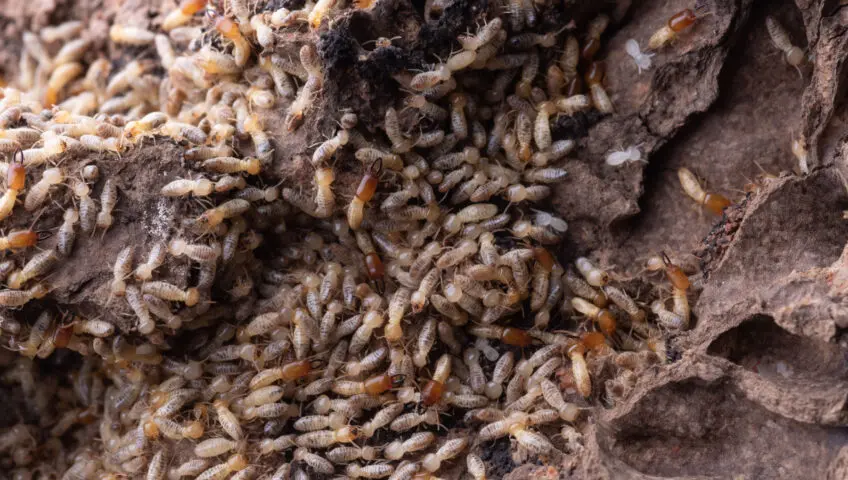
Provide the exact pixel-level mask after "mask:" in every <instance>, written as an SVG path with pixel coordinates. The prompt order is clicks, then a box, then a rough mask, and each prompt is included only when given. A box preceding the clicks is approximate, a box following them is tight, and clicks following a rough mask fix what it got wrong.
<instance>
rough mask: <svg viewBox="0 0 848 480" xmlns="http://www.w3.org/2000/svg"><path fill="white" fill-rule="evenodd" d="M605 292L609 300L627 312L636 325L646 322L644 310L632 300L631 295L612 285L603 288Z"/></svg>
mask: <svg viewBox="0 0 848 480" xmlns="http://www.w3.org/2000/svg"><path fill="white" fill-rule="evenodd" d="M603 291H604V293H605V294H606V296H607V298H609V299H610V300H612V302H613V303H615V304H616V305H618V307H619V308H621V309H622V310H624V311H625V312H627V314H628V315H629V316H630V319H631V320H632V321H634V322H636V323H642V322H644V321H645V312H644V310H642V309H641V308H639V307H638V306H637V305H636V302H635V301H634V300H633V299H632V298H630V295H628V294H627V292H625V291H624V290H622V289H620V288H618V287H613V286H611V285H607V286H605V287H603Z"/></svg>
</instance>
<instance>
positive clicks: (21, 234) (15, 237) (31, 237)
mask: <svg viewBox="0 0 848 480" xmlns="http://www.w3.org/2000/svg"><path fill="white" fill-rule="evenodd" d="M38 236H39V235H38V232H34V231H32V230H16V231H13V232H9V234H8V235H6V236H4V237H0V250H17V249H20V248H28V247H34V246H35V244H36V243H37V242H38Z"/></svg>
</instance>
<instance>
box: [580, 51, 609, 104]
mask: <svg viewBox="0 0 848 480" xmlns="http://www.w3.org/2000/svg"><path fill="white" fill-rule="evenodd" d="M604 70H605V66H604V64H603V63H601V62H592V64H591V65H590V66H589V68H588V70H586V75H585V77H586V78H585V80H586V85H588V86H589V92H590V93H591V95H592V103H593V104H594V105H595V108H596V109H598V111H599V112H601V113H613V112H614V109H613V106H612V101H610V98H609V96H608V95H607V92H606V90H604V86H603V81H604V74H605V72H604Z"/></svg>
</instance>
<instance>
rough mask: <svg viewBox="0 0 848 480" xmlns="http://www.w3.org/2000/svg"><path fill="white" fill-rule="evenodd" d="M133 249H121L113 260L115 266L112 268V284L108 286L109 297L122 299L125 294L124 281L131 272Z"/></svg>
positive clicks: (125, 284)
mask: <svg viewBox="0 0 848 480" xmlns="http://www.w3.org/2000/svg"><path fill="white" fill-rule="evenodd" d="M134 253H135V249H134V248H133V247H132V246H129V247H125V248H124V249H122V250H121V251H120V252H119V253H118V256H117V257H116V258H115V264H114V266H113V267H112V283H111V285H110V286H109V293H110V295H113V296H116V297H123V296H124V295H126V292H127V283H126V281H125V279H126V278H127V277H128V276H129V274H130V272H132V267H133V255H134Z"/></svg>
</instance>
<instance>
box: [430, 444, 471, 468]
mask: <svg viewBox="0 0 848 480" xmlns="http://www.w3.org/2000/svg"><path fill="white" fill-rule="evenodd" d="M469 443H470V441H469V439H468V437H460V438H454V439H452V440H448V441H447V442H445V443H444V444H442V446H441V447H439V449H438V450H436V452H435V453H428V454H427V455H425V456H424V458H423V459H422V460H421V466H422V467H424V469H425V470H427V471H429V472H435V471H437V470H439V468H440V467H441V465H442V462H445V461H447V460H450V459H452V458H454V457H456V456H457V455H459V454H460V452H462V451H463V450H465V448H466V447H468V444H469Z"/></svg>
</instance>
